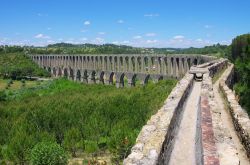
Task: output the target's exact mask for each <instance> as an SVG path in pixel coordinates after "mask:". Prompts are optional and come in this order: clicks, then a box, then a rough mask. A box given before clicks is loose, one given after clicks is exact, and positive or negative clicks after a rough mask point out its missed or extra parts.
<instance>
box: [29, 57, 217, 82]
mask: <svg viewBox="0 0 250 165" xmlns="http://www.w3.org/2000/svg"><path fill="white" fill-rule="evenodd" d="M31 58H32V59H33V60H34V61H35V62H36V63H37V64H38V65H39V66H40V67H42V68H44V69H46V70H48V71H49V72H51V74H52V75H53V76H55V77H62V76H64V77H67V78H68V79H72V80H75V81H81V82H86V83H103V84H113V83H116V86H117V87H123V86H124V82H125V81H124V80H125V77H126V78H127V80H128V86H134V85H135V81H136V79H138V80H140V82H141V84H143V85H144V84H146V83H147V81H148V80H149V78H151V79H152V80H153V81H156V82H157V81H158V80H160V79H165V78H176V79H179V78H181V77H183V76H184V75H185V73H186V72H187V71H188V70H189V69H190V67H191V66H192V65H198V64H201V63H204V62H207V61H211V60H212V59H214V58H213V57H209V56H202V55H167V56H166V55H132V54H126V55H124V54H123V55H31Z"/></svg>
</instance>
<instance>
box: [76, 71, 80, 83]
mask: <svg viewBox="0 0 250 165" xmlns="http://www.w3.org/2000/svg"><path fill="white" fill-rule="evenodd" d="M76 81H81V71H80V70H77V72H76Z"/></svg>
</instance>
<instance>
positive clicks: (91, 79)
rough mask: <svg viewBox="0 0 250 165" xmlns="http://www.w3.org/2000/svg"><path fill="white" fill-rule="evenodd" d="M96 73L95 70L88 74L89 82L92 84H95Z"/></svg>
mask: <svg viewBox="0 0 250 165" xmlns="http://www.w3.org/2000/svg"><path fill="white" fill-rule="evenodd" d="M95 77H96V71H95V70H93V71H92V72H91V73H90V81H91V82H92V83H95V82H96V78H95Z"/></svg>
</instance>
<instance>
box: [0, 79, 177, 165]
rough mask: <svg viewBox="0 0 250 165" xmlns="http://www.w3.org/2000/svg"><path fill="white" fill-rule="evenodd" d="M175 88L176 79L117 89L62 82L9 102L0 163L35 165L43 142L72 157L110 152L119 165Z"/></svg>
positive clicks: (2, 115)
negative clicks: (52, 144) (36, 155)
mask: <svg viewBox="0 0 250 165" xmlns="http://www.w3.org/2000/svg"><path fill="white" fill-rule="evenodd" d="M175 84H176V80H164V81H161V82H159V83H157V84H148V85H147V86H145V87H135V88H124V89H120V90H117V89H116V88H115V87H114V86H103V85H91V86H89V85H82V84H78V83H75V82H72V81H68V80H63V79H60V80H55V81H53V83H52V84H51V85H50V86H49V87H48V88H47V89H42V90H38V91H37V90H36V91H35V92H28V93H25V94H23V96H22V98H21V101H20V97H19V99H17V100H16V99H14V100H10V101H3V102H1V103H0V160H2V162H0V164H4V162H5V163H6V162H7V164H8V163H10V162H12V163H15V164H29V162H30V158H31V157H34V154H33V156H32V151H37V150H39V149H36V148H37V147H35V146H36V144H39V146H40V143H41V142H42V143H57V144H59V145H60V146H61V147H62V148H63V149H64V151H66V153H68V154H70V156H72V157H77V156H79V153H88V154H90V155H93V156H95V155H98V153H100V152H106V151H108V152H110V153H111V154H112V161H113V163H114V164H119V163H120V162H121V161H122V160H123V159H124V158H125V157H126V156H127V155H128V154H129V152H130V149H131V147H132V146H133V144H134V143H135V140H136V137H137V136H138V133H139V131H140V130H141V128H142V126H143V125H145V123H146V122H147V120H148V119H149V118H150V117H151V115H152V114H154V113H155V112H156V111H157V110H158V108H160V107H161V106H162V104H163V102H164V100H165V99H166V98H167V95H168V94H169V93H170V92H171V90H172V88H173V87H174V86H175ZM7 100H8V99H7ZM34 147H35V149H34ZM40 147H42V148H44V147H46V146H44V145H43V146H40ZM45 149H46V148H45ZM45 149H42V151H41V152H45ZM59 150H60V149H59ZM60 152H61V151H60ZM38 153H39V152H38ZM45 154H46V153H45ZM55 154H57V152H56V153H55ZM34 160H35V161H36V160H37V158H36V157H35V159H34Z"/></svg>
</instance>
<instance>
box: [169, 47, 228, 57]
mask: <svg viewBox="0 0 250 165" xmlns="http://www.w3.org/2000/svg"><path fill="white" fill-rule="evenodd" d="M172 53H177V54H210V55H216V56H219V57H225V56H227V55H229V54H230V53H231V52H230V46H227V45H220V44H215V45H212V46H205V47H203V48H194V47H190V48H185V49H175V50H174V51H172Z"/></svg>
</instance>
